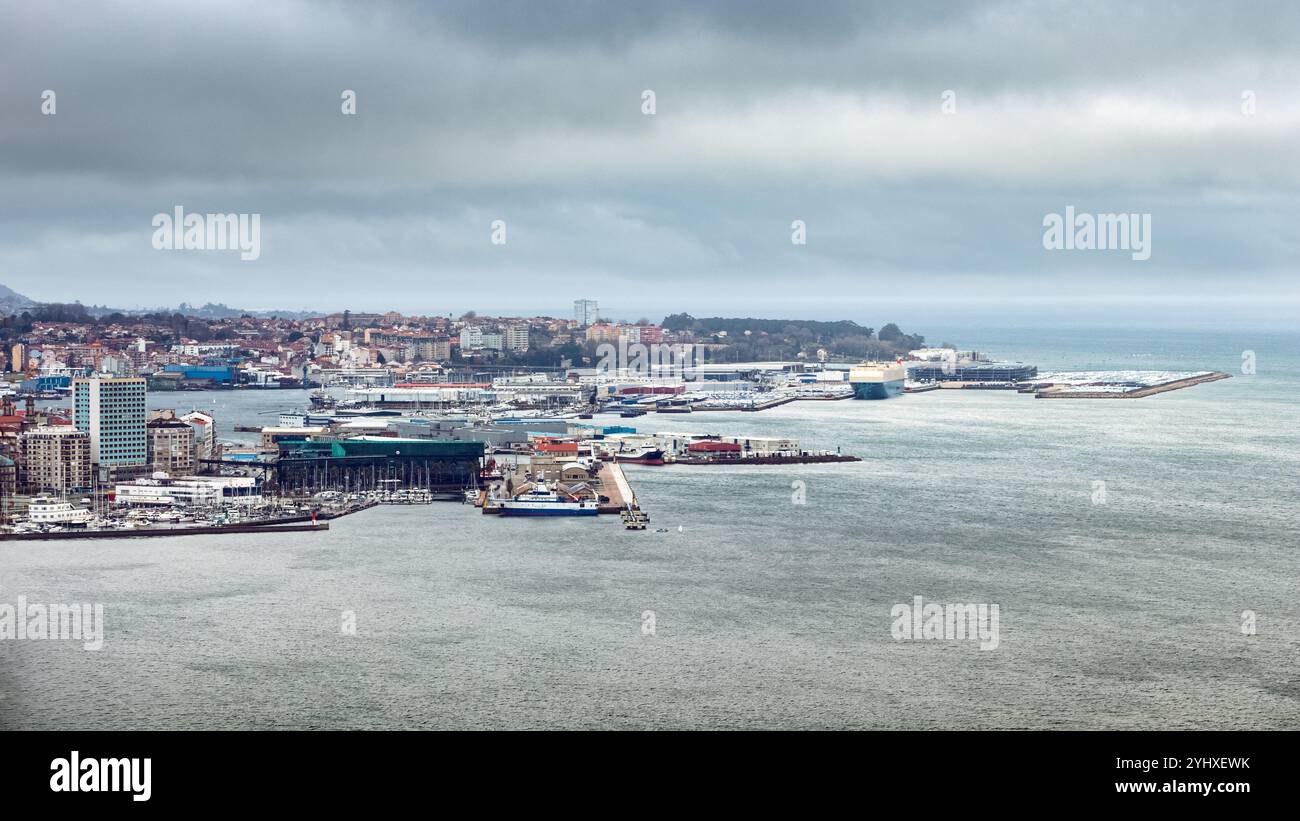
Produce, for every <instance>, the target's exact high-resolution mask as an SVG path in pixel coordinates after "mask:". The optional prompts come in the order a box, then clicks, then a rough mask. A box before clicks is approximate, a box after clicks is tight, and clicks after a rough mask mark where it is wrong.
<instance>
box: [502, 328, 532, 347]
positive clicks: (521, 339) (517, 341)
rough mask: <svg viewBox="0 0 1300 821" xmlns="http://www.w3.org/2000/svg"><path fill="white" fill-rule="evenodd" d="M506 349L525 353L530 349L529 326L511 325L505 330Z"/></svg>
mask: <svg viewBox="0 0 1300 821" xmlns="http://www.w3.org/2000/svg"><path fill="white" fill-rule="evenodd" d="M505 342H506V350H509V351H514V352H515V353H524V352H526V351H527V350H528V326H527V325H510V326H507V327H506V332H505Z"/></svg>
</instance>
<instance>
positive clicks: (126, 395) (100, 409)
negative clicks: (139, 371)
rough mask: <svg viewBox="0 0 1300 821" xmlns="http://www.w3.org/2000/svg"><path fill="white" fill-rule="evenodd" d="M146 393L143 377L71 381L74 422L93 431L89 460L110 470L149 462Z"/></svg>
mask: <svg viewBox="0 0 1300 821" xmlns="http://www.w3.org/2000/svg"><path fill="white" fill-rule="evenodd" d="M144 395H145V380H144V379H143V378H142V377H127V378H113V379H109V378H103V377H97V376H92V377H89V378H85V379H74V380H73V382H72V424H73V426H74V427H76V429H77V430H80V431H84V432H85V433H87V434H89V435H90V461H91V462H93V463H94V464H95V465H97V466H99V467H100V468H107V469H108V471H109V472H110V473H111V474H118V473H123V472H131V469H133V468H145V467H146V466H147V465H148V462H149V445H148V441H149V440H148V435H147V433H146V428H145V423H146V422H147V421H148V418H147V414H146V412H145V402H144Z"/></svg>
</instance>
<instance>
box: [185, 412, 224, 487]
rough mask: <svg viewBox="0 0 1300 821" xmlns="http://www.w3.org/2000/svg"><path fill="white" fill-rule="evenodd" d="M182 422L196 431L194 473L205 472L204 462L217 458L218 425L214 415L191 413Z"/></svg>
mask: <svg viewBox="0 0 1300 821" xmlns="http://www.w3.org/2000/svg"><path fill="white" fill-rule="evenodd" d="M181 421H182V422H184V423H185V424H187V425H189V426H190V427H191V428H193V429H194V472H195V473H202V472H203V468H204V465H203V460H204V459H215V458H217V423H216V420H215V419H213V418H212V414H209V413H204V412H203V411H191V412H189V413H187V414H185V415H184V416H182V417H181Z"/></svg>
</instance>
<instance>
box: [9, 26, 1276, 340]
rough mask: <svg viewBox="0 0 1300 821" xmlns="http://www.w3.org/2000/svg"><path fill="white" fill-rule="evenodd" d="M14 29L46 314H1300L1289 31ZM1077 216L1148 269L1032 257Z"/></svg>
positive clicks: (23, 173) (24, 254) (12, 180)
mask: <svg viewBox="0 0 1300 821" xmlns="http://www.w3.org/2000/svg"><path fill="white" fill-rule="evenodd" d="M0 9H2V10H3V11H2V16H3V20H4V25H3V26H0V110H3V111H4V112H5V116H4V117H3V118H0V215H2V218H0V282H3V283H4V284H6V285H9V286H10V287H13V288H15V289H17V290H19V291H23V292H25V293H29V294H30V295H32V296H33V297H35V298H39V299H49V300H59V299H66V300H71V299H80V300H82V301H87V302H99V303H111V304H115V305H122V306H125V307H131V306H150V305H158V304H175V303H176V302H179V301H182V300H184V301H188V302H203V301H208V300H211V301H223V302H227V303H231V304H240V305H244V306H247V307H286V308H299V307H307V306H310V307H321V308H335V307H342V306H344V305H347V306H351V307H355V308H399V309H410V310H419V311H433V310H444V311H454V310H464V309H468V308H476V309H478V310H494V309H500V310H507V309H515V310H520V311H524V310H528V311H530V312H531V311H552V312H558V311H561V310H562V309H563V306H564V305H565V304H566V303H567V302H568V301H570V300H571V299H573V298H575V297H579V296H587V297H594V298H599V299H601V300H602V302H603V303H604V304H607V305H611V306H615V305H626V306H627V307H626V312H627V313H628V314H629V315H640V314H641V313H643V312H644V313H650V312H652V311H654V310H692V311H710V310H717V311H723V310H729V311H752V312H771V311H779V310H798V311H817V310H823V311H825V310H830V311H834V310H836V309H840V308H842V309H844V310H846V311H852V310H856V309H858V308H866V307H870V306H872V305H875V304H880V303H881V302H882V301H887V300H889V299H893V300H895V301H898V302H899V304H903V303H905V302H906V300H907V299H909V298H915V299H918V300H920V299H924V300H928V301H934V300H938V301H943V300H949V301H953V302H958V301H963V300H966V301H970V300H975V301H977V302H978V301H980V300H985V299H987V300H991V301H998V300H1001V301H1003V302H1005V301H1006V300H1009V299H1027V300H1030V301H1032V300H1053V299H1054V300H1058V301H1061V300H1071V299H1081V298H1085V297H1086V298H1088V299H1095V298H1097V297H1099V296H1109V297H1113V298H1115V299H1127V300H1156V299H1161V298H1165V297H1168V296H1169V295H1171V294H1177V295H1178V296H1179V297H1180V298H1188V297H1195V296H1198V295H1199V296H1203V297H1204V298H1205V299H1206V301H1215V300H1219V301H1221V300H1223V299H1225V298H1239V299H1243V300H1260V301H1268V302H1272V303H1276V302H1278V301H1279V300H1281V301H1286V300H1294V299H1295V296H1296V288H1295V285H1294V284H1293V282H1294V274H1293V272H1294V261H1295V259H1296V252H1297V250H1298V249H1297V247H1296V246H1297V242H1296V240H1295V239H1294V236H1295V231H1294V226H1295V224H1296V221H1297V216H1300V214H1297V197H1296V187H1297V183H1300V179H1298V177H1300V141H1298V140H1297V137H1300V90H1297V89H1300V86H1296V85H1295V83H1294V78H1295V77H1297V76H1300V52H1296V51H1295V49H1294V43H1295V42H1297V39H1298V38H1297V35H1298V34H1300V7H1298V6H1296V5H1295V4H1289V3H1252V4H1249V5H1244V6H1228V5H1223V4H1218V3H1210V2H1204V3H1197V2H1190V3H1189V2H1183V3H1173V2H1168V3H1157V2H1153V3H1133V2H1093V3H1064V2H1043V3H1031V2H1001V3H990V4H953V3H941V2H920V3H887V4H886V3H880V4H873V3H861V2H859V3H847V2H846V3H841V2H826V3H818V4H815V5H813V6H811V7H807V8H805V7H801V6H798V5H797V4H790V3H776V2H743V3H742V2H721V3H710V4H699V3H687V2H681V3H596V2H572V3H536V2H496V3H491V2H472V3H471V2H443V3H432V4H422V3H367V4H350V3H311V4H309V3H298V2H274V3H266V2H260V3H241V2H222V3H192V4H185V5H176V4H162V3H157V4H154V3H121V4H114V3H107V4H99V5H95V6H80V5H79V6H76V7H71V6H66V7H60V6H57V5H53V4H33V3H21V2H14V3H0ZM45 89H50V90H53V91H54V92H55V93H56V94H57V113H56V114H55V115H53V116H45V115H43V114H42V113H41V110H40V104H41V93H42V91H44V90H45ZM344 89H351V90H354V91H355V92H356V95H357V114H356V115H355V116H344V115H343V114H342V113H341V111H340V95H341V93H342V91H343V90H344ZM647 89H650V90H653V91H654V93H655V95H656V107H657V110H656V113H655V114H654V115H653V116H646V115H644V114H643V113H642V110H641V105H642V92H643V91H644V90H647ZM949 90H951V91H952V92H953V93H954V94H955V98H954V99H955V106H956V108H955V112H954V113H951V114H947V113H944V112H943V111H942V110H941V101H942V95H943V94H944V92H946V91H949ZM1246 93H1249V95H1250V96H1251V99H1252V100H1253V105H1254V109H1253V113H1246V112H1245V111H1244V109H1243V94H1246ZM175 205H183V206H185V208H186V209H187V210H190V211H198V212H250V213H259V214H261V215H262V234H263V237H262V255H261V257H260V258H259V259H258V260H257V261H256V262H241V261H240V260H239V259H238V257H237V256H233V255H225V254H221V253H217V252H202V253H178V252H165V251H156V250H154V249H153V248H152V247H151V246H150V243H149V239H150V235H151V233H152V229H151V228H150V219H151V218H152V216H153V215H154V214H156V213H159V212H170V211H171V209H172V208H173V207H174V206H175ZM1066 205H1074V206H1075V207H1076V208H1077V209H1079V210H1081V211H1091V212H1112V211H1123V212H1144V213H1151V214H1152V215H1153V224H1154V238H1153V245H1154V252H1153V255H1152V258H1151V259H1150V260H1148V261H1146V262H1142V263H1134V262H1133V261H1132V260H1131V259H1130V258H1129V255H1127V254H1121V253H1109V252H1105V253H1093V254H1078V253H1075V254H1070V253H1048V252H1045V251H1044V249H1043V247H1042V243H1041V238H1042V227H1041V226H1042V220H1043V217H1044V215H1045V214H1046V213H1049V212H1057V211H1061V210H1063V209H1064V208H1065V206H1066ZM496 219H502V220H505V221H506V223H507V225H508V231H509V234H508V236H509V239H508V242H507V244H506V245H505V246H494V245H492V244H491V243H490V242H489V225H490V223H491V222H492V221H493V220H496ZM796 219H800V220H803V221H804V222H805V223H806V224H807V226H808V243H807V245H803V246H794V245H792V244H791V243H790V232H791V223H792V221H793V220H796ZM1225 292H1226V293H1225ZM642 307H644V308H645V310H644V311H642V310H641V308H642ZM873 320H875V321H877V322H878V321H879V320H878V318H875V317H873Z"/></svg>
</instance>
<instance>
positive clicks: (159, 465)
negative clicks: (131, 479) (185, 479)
mask: <svg viewBox="0 0 1300 821" xmlns="http://www.w3.org/2000/svg"><path fill="white" fill-rule="evenodd" d="M165 414H166V415H160V416H159V417H158V418H155V419H150V420H149V421H148V422H147V423H146V424H145V430H146V431H147V432H148V444H149V448H148V450H149V468H150V470H154V471H162V472H163V473H167V474H170V475H173V476H188V475H190V474H192V473H194V472H195V471H194V469H195V464H194V428H192V427H190V425H189V424H188V423H187V422H185V421H184V420H181V419H177V418H176V414H175V413H173V412H171V411H166V412H165Z"/></svg>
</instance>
